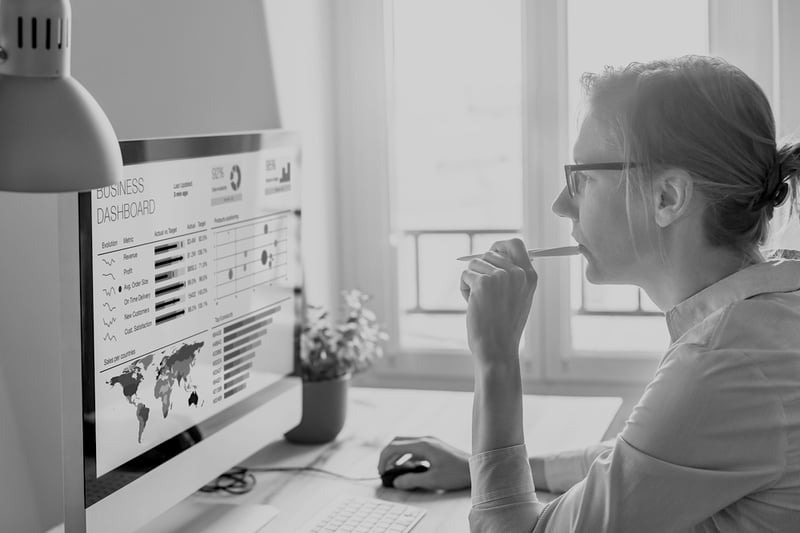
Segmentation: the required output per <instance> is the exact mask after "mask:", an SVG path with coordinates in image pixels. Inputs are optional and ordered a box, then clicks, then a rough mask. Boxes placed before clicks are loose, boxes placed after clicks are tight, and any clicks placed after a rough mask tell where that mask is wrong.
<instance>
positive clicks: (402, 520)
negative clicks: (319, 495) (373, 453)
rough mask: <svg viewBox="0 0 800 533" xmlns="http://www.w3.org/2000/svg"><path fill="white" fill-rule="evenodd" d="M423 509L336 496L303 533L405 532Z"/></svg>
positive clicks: (371, 499) (414, 522)
mask: <svg viewBox="0 0 800 533" xmlns="http://www.w3.org/2000/svg"><path fill="white" fill-rule="evenodd" d="M424 514H425V510H424V509H420V508H419V507H413V506H411V505H405V504H402V503H395V502H387V501H384V500H379V499H377V498H362V497H356V496H344V497H339V498H337V499H336V500H334V502H333V503H332V504H331V505H329V506H327V507H326V508H324V509H323V510H322V511H321V512H320V513H318V514H317V515H316V516H315V517H314V518H313V519H312V520H311V521H310V522H309V523H308V524H306V526H305V528H304V529H303V532H304V533H333V532H341V533H345V532H347V533H384V532H387V533H408V532H409V531H411V530H412V529H414V526H416V525H417V522H419V521H420V520H421V519H422V517H423V515H424Z"/></svg>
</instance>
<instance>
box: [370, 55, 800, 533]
mask: <svg viewBox="0 0 800 533" xmlns="http://www.w3.org/2000/svg"><path fill="white" fill-rule="evenodd" d="M583 82H584V86H585V88H586V92H587V96H588V104H589V105H588V112H587V115H586V117H585V119H584V122H583V124H582V127H581V131H580V134H579V137H578V140H577V142H576V144H575V147H574V158H575V161H576V163H578V165H579V166H569V165H568V166H567V167H566V168H567V185H566V186H565V188H564V190H563V191H562V192H561V194H560V195H559V197H558V198H557V199H556V201H555V204H554V205H553V211H554V212H555V213H556V214H557V215H559V216H563V217H568V218H569V219H571V221H572V224H573V236H574V238H575V239H576V241H577V242H578V243H579V244H580V245H581V246H580V248H581V253H582V254H583V255H584V256H585V257H586V260H587V265H588V266H587V270H586V276H587V278H588V279H589V280H590V281H591V282H594V283H628V284H634V285H638V286H640V287H642V288H643V289H644V290H645V291H647V294H648V295H649V296H650V298H651V299H652V300H653V301H654V302H655V303H656V304H657V305H658V306H659V307H660V308H661V309H662V310H664V311H665V313H666V320H667V326H668V328H669V333H670V336H671V341H672V342H671V344H670V347H669V349H668V350H667V353H666V354H665V355H664V357H663V358H662V360H661V362H660V364H659V367H658V370H657V372H656V374H655V376H654V378H653V380H652V381H651V382H650V383H649V384H648V386H647V388H646V389H645V392H644V394H643V396H642V398H641V399H640V401H639V403H638V404H637V406H636V407H635V408H634V410H633V412H632V414H631V415H630V417H629V419H628V421H627V423H626V425H625V428H624V429H623V431H622V432H621V433H620V434H619V435H618V436H617V438H616V439H615V440H613V441H609V442H608V443H604V444H602V445H599V446H595V447H592V448H589V449H586V450H580V451H577V452H573V453H565V454H560V455H559V456H554V457H546V458H532V459H531V460H530V462H529V460H528V458H527V457H526V453H525V445H524V437H523V432H522V423H521V420H522V418H521V415H522V403H521V385H520V368H519V360H518V353H517V347H518V346H519V340H520V336H521V334H522V329H523V327H524V325H525V322H526V319H527V315H528V312H529V310H530V305H531V300H532V298H533V294H534V291H535V288H536V284H537V275H536V271H535V270H534V268H533V266H532V265H531V263H530V261H529V259H528V257H527V254H526V253H525V247H524V245H523V243H522V242H521V241H519V240H511V241H504V242H498V243H495V244H494V245H493V246H492V249H491V251H489V252H487V253H486V254H484V255H483V256H482V258H480V259H476V260H473V261H472V262H471V263H470V265H469V267H468V268H467V270H465V271H464V273H463V275H462V278H461V291H462V294H463V296H464V298H465V299H466V300H467V302H468V303H467V331H468V341H469V347H470V350H471V351H472V353H473V355H474V357H475V399H474V411H473V443H472V445H473V450H472V456H471V457H469V459H468V462H469V467H468V469H467V456H466V454H464V453H463V452H461V451H459V450H455V449H453V448H452V447H449V446H448V445H446V444H444V443H442V442H440V441H438V440H436V439H395V441H393V442H392V443H391V444H390V445H389V446H388V447H387V448H386V449H385V450H384V452H383V453H382V455H381V460H380V464H379V470H380V471H383V470H385V469H386V467H387V465H388V464H389V462H390V461H392V460H393V458H394V457H396V456H397V455H398V454H400V453H403V452H406V451H411V452H414V453H416V454H418V455H422V456H425V457H427V458H428V459H430V460H431V462H432V464H433V466H432V468H431V469H430V470H429V471H428V472H426V473H424V474H407V475H405V476H401V477H399V478H398V479H397V480H396V486H398V487H399V488H406V489H410V488H415V487H420V488H428V489H457V488H462V487H465V486H469V484H470V479H471V480H472V500H473V507H472V511H471V513H470V524H471V527H472V530H473V531H482V532H486V531H496V532H501V531H502V532H506V533H507V532H515V531H526V532H528V531H534V532H565V531H586V532H592V533H596V532H616V533H623V532H636V533H654V532H661V531H722V532H729V531H745V532H751V531H752V532H766V531H781V532H800V261H796V260H785V259H780V258H772V257H768V258H765V257H763V256H762V254H761V253H760V251H759V247H760V245H762V244H764V242H765V239H766V236H767V229H768V222H769V221H770V219H771V218H772V215H773V210H774V209H775V207H776V206H778V205H780V204H781V203H783V202H784V201H786V199H787V197H790V198H791V201H792V203H793V205H794V204H795V203H796V202H797V196H798V194H797V190H798V188H797V181H798V171H799V170H800V144H786V145H782V146H777V145H776V142H775V123H774V119H773V116H772V112H771V110H770V107H769V103H768V101H767V99H766V97H765V95H764V93H763V92H762V91H761V89H760V88H759V87H758V85H756V83H755V82H753V80H751V79H750V78H749V77H747V76H746V75H745V74H744V73H743V72H742V71H741V70H739V69H737V68H736V67H734V66H731V65H729V64H727V63H726V62H724V61H722V60H720V59H715V58H708V57H698V56H687V57H682V58H678V59H674V60H669V61H655V62H651V63H646V64H639V63H634V64H631V65H629V66H628V67H626V68H622V69H611V68H608V69H606V70H605V71H604V72H602V73H600V74H597V75H585V76H584V79H583ZM532 438H536V437H535V435H534V436H532ZM531 467H532V471H533V473H532V474H531ZM534 484H535V486H536V487H538V488H540V489H546V490H550V491H553V492H562V491H566V492H565V493H564V494H562V495H561V496H560V497H558V498H557V499H555V500H554V501H552V502H550V503H548V504H547V505H545V504H542V503H540V502H538V501H537V500H536V496H535V494H534Z"/></svg>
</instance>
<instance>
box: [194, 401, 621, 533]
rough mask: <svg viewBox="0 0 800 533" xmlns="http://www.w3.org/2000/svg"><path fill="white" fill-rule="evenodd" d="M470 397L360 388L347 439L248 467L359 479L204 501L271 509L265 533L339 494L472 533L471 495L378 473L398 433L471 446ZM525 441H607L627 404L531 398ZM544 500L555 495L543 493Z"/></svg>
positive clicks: (283, 452) (553, 446)
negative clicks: (415, 486) (402, 508)
mask: <svg viewBox="0 0 800 533" xmlns="http://www.w3.org/2000/svg"><path fill="white" fill-rule="evenodd" d="M472 398H473V395H472V393H470V392H445V391H427V390H425V391H423V390H400V389H376V388H362V387H353V388H351V389H350V398H349V404H348V415H347V422H346V424H345V427H344V429H343V430H342V433H341V434H340V435H339V437H338V438H337V439H336V440H335V441H334V442H332V443H329V444H326V445H314V446H308V445H296V444H290V443H288V442H286V441H284V440H278V441H274V442H272V443H270V444H268V445H267V446H266V447H264V448H263V449H262V450H260V451H259V452H257V453H256V454H254V455H252V456H251V457H250V458H248V459H247V461H245V463H244V464H245V466H253V467H255V466H274V467H287V466H314V467H316V468H322V469H325V470H329V471H332V472H336V473H339V474H343V475H345V476H348V477H351V478H370V479H368V480H363V481H351V480H346V479H340V478H336V477H334V476H329V475H326V474H320V473H315V472H265V473H256V474H255V476H256V479H257V483H256V485H255V487H254V489H253V490H252V491H251V492H250V493H247V494H244V495H239V496H229V495H224V496H223V495H200V494H197V495H195V496H192V498H191V500H192V501H195V502H204V503H223V502H228V503H237V504H243V505H255V504H268V505H270V506H274V507H275V508H276V509H277V510H278V515H277V516H276V517H275V518H274V519H273V520H271V521H270V522H269V524H267V526H266V527H264V528H263V529H261V530H259V531H260V532H261V533H273V532H282V533H286V532H289V531H297V530H298V529H299V528H300V527H301V526H302V525H303V524H304V523H305V522H307V521H308V519H309V518H310V517H311V516H312V515H313V514H314V513H316V512H317V510H318V509H320V508H322V507H324V506H325V505H327V504H328V502H330V501H331V500H333V499H334V498H336V497H337V496H342V495H344V496H356V497H358V496H361V497H369V498H378V499H381V500H386V501H390V502H400V503H404V504H408V505H413V506H416V507H421V508H423V509H425V511H426V515H425V516H424V517H423V519H422V520H421V521H420V522H419V523H418V524H417V525H416V527H415V528H414V530H413V531H414V533H417V532H419V533H426V532H449V531H453V532H455V531H464V530H465V527H467V515H468V513H469V509H470V499H469V491H468V490H462V491H455V492H447V493H432V492H421V491H412V492H408V491H400V490H397V489H392V488H384V487H383V486H382V484H381V480H380V477H379V476H378V472H377V464H378V457H379V455H380V451H381V449H382V448H383V447H384V446H385V445H386V444H388V443H389V441H391V439H392V438H393V437H395V436H397V435H419V436H422V435H433V436H436V437H439V438H441V439H443V440H445V441H446V442H449V443H450V444H453V445H454V446H457V447H460V448H462V449H464V450H467V451H468V450H469V449H470V447H471V416H472ZM523 401H524V425H525V436H526V442H527V446H528V452H529V454H530V455H536V454H545V453H551V452H558V451H562V450H566V449H574V448H580V447H584V446H588V445H590V444H594V443H597V442H599V441H600V440H601V439H602V438H603V435H604V434H605V432H606V430H607V429H608V427H609V425H610V424H611V422H612V420H613V419H614V417H615V415H616V413H617V411H618V409H619V407H620V405H621V403H622V400H621V399H620V398H615V397H571V396H538V395H525V396H524V400H523ZM538 494H539V497H540V499H541V500H542V501H549V500H551V499H552V498H554V495H552V494H549V493H545V492H540V493H538Z"/></svg>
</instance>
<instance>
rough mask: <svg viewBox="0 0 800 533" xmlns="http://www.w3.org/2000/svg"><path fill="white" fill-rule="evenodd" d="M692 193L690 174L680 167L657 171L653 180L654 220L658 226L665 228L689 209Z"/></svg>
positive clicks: (692, 186)
mask: <svg viewBox="0 0 800 533" xmlns="http://www.w3.org/2000/svg"><path fill="white" fill-rule="evenodd" d="M693 195H694V182H693V181H692V176H691V175H689V173H688V172H686V171H685V170H683V169H682V168H668V169H666V170H663V171H661V172H659V174H658V175H657V176H656V177H655V179H654V180H653V199H654V203H655V220H656V224H658V226H659V227H662V228H666V227H667V226H669V225H670V224H672V223H673V222H675V221H676V220H678V219H679V218H681V217H682V216H683V215H684V214H685V213H686V212H687V210H688V209H689V204H690V203H691V201H692V196H693Z"/></svg>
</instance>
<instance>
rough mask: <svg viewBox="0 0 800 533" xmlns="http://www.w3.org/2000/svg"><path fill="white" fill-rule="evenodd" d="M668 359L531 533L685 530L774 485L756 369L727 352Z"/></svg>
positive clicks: (774, 409)
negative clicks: (619, 427)
mask: <svg viewBox="0 0 800 533" xmlns="http://www.w3.org/2000/svg"><path fill="white" fill-rule="evenodd" d="M673 355H674V357H672V358H670V359H667V360H665V364H664V365H662V367H661V368H660V369H659V371H658V373H657V374H656V377H655V379H654V380H653V381H652V382H651V383H650V385H648V387H647V389H646V390H645V393H644V395H643V396H642V399H641V400H640V402H639V404H638V405H637V406H636V408H634V411H633V414H632V415H631V417H630V419H629V420H628V422H627V424H626V426H625V429H624V430H623V432H622V433H621V434H620V435H619V436H618V437H617V440H616V443H615V445H614V447H613V448H612V449H609V450H608V451H607V452H604V453H602V454H600V455H599V456H598V457H597V458H596V459H595V461H594V462H593V463H592V465H591V467H590V468H589V472H588V474H587V476H586V478H585V479H584V480H582V481H580V482H579V483H577V484H576V485H574V486H573V487H572V488H571V489H570V490H569V491H567V492H566V493H565V494H563V495H562V496H561V497H559V498H557V499H556V500H554V501H553V502H552V503H551V505H549V506H548V508H547V509H546V510H545V512H543V513H542V514H541V516H540V517H539V518H538V520H537V522H536V527H535V529H534V531H535V532H536V533H554V532H559V533H561V532H582V531H587V532H588V531H592V532H598V533H606V532H609V533H610V532H620V533H625V532H638V531H684V530H686V529H689V528H691V527H692V526H694V525H696V524H698V523H700V522H702V521H703V520H706V519H707V518H709V517H710V516H711V515H713V514H715V513H717V512H718V511H720V510H722V509H724V508H725V507H727V506H728V505H730V504H732V503H734V502H735V501H737V500H739V499H741V498H743V497H745V496H746V495H748V494H751V493H753V492H757V491H759V490H763V489H765V488H767V487H769V486H770V485H771V484H773V483H774V482H775V481H777V479H778V478H779V477H780V475H781V472H782V470H783V468H784V466H785V463H784V458H785V453H786V440H785V434H784V433H783V426H782V417H783V414H782V413H783V411H782V406H781V404H780V402H779V400H778V399H777V398H776V397H775V395H774V394H773V393H772V392H771V391H770V387H769V384H768V383H766V378H765V377H764V375H763V374H762V373H761V372H760V370H759V369H758V368H757V367H756V365H754V364H753V363H752V362H751V361H750V360H749V358H747V356H746V355H745V354H742V353H737V352H733V351H720V352H706V353H703V354H701V356H700V357H697V356H691V354H686V353H684V354H681V353H677V354H673Z"/></svg>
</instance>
